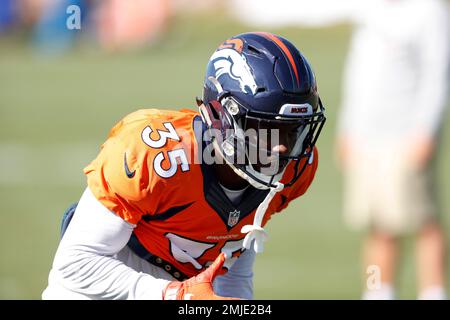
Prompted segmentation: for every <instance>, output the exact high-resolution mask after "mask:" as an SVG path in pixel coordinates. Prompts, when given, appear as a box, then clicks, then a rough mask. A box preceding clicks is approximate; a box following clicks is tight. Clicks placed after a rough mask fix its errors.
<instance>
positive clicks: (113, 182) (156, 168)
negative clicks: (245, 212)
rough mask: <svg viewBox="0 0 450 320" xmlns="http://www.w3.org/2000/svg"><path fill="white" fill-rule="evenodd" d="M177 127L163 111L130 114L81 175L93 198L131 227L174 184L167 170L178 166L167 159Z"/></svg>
mask: <svg viewBox="0 0 450 320" xmlns="http://www.w3.org/2000/svg"><path fill="white" fill-rule="evenodd" d="M179 122H180V121H179V120H178V124H179ZM176 126H177V119H176V118H171V117H170V115H168V114H167V112H165V113H164V111H159V110H156V109H148V110H140V111H137V112H135V113H132V114H130V115H129V116H127V117H125V118H124V119H123V120H122V121H120V122H119V123H118V124H117V125H116V126H115V127H114V128H113V129H112V130H111V132H110V134H109V138H108V140H107V141H106V142H105V143H104V144H103V145H102V147H101V151H100V153H99V155H98V156H97V158H96V159H95V160H94V161H93V162H92V163H91V164H89V165H88V166H87V167H86V168H85V169H84V172H85V174H86V175H87V182H88V186H89V188H90V190H91V191H92V193H93V194H94V195H95V197H96V198H97V199H98V200H99V201H100V202H101V203H102V204H103V205H104V206H105V207H107V208H108V209H109V210H111V211H113V212H114V213H116V214H117V215H119V216H120V217H122V218H123V219H124V220H125V221H127V222H129V223H132V224H136V223H137V222H138V221H139V220H140V219H141V217H142V216H143V215H146V214H148V215H151V214H154V213H155V212H156V211H157V208H158V204H159V203H160V198H161V197H162V194H163V193H167V192H168V191H169V190H168V187H170V185H173V182H174V180H176V177H171V181H170V183H169V179H167V178H168V176H170V175H171V174H172V173H173V170H172V171H171V168H172V169H174V168H177V167H178V166H179V163H178V162H175V163H172V162H171V161H170V160H171V159H170V157H169V156H170V155H169V153H170V152H171V151H169V150H173V149H176V148H177V146H176V144H177V143H179V142H180V138H179V136H178V134H177V131H175V129H174V128H175V127H176ZM177 137H178V139H177ZM176 160H177V161H178V160H179V159H176ZM183 161H185V159H181V162H183ZM182 164H183V163H182ZM181 167H182V165H181ZM177 169H178V168H177ZM178 171H180V170H178ZM173 175H174V174H173Z"/></svg>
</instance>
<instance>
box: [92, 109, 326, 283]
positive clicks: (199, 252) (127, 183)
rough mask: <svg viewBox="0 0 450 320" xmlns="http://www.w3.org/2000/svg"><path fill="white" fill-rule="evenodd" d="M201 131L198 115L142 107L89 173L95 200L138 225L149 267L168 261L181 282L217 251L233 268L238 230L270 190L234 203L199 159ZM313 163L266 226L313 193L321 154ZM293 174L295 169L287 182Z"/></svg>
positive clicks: (273, 207)
mask: <svg viewBox="0 0 450 320" xmlns="http://www.w3.org/2000/svg"><path fill="white" fill-rule="evenodd" d="M204 130H205V127H204V124H203V122H202V120H201V117H200V115H199V114H198V113H196V112H194V111H191V110H181V111H164V110H157V109H146V110H139V111H136V112H134V113H132V114H130V115H128V116H126V117H125V118H124V119H122V120H121V121H120V122H119V123H118V124H116V125H115V126H114V127H113V129H112V130H111V131H110V133H109V137H108V139H107V141H106V142H105V143H104V144H103V145H102V147H101V151H100V153H99V155H98V156H97V158H96V159H95V160H94V161H92V163H90V164H89V165H88V166H87V167H86V168H85V169H84V171H85V174H86V175H87V181H88V186H89V188H90V190H91V191H92V192H93V194H94V195H95V197H96V198H97V199H98V200H99V201H100V202H101V203H102V204H103V205H104V206H106V207H107V208H108V209H109V210H111V211H113V212H115V213H116V214H117V215H119V216H120V217H121V218H123V219H124V220H126V221H128V222H130V223H132V224H135V225H136V228H135V229H134V231H133V236H132V240H133V241H134V242H137V243H138V244H139V245H140V246H141V247H142V248H143V249H144V250H145V252H146V253H147V257H150V256H152V257H156V259H154V260H152V263H155V262H156V263H161V261H165V262H168V264H162V265H161V266H162V267H164V268H165V269H166V270H167V271H169V272H170V273H171V274H172V275H174V274H175V277H177V278H180V277H179V274H180V273H181V274H184V275H185V276H187V277H191V276H194V275H196V274H198V273H199V272H201V271H202V270H204V268H205V267H207V266H208V265H209V264H210V263H211V262H212V261H214V259H215V258H216V257H217V256H218V255H219V254H220V252H225V253H226V254H227V257H228V259H227V261H226V262H225V265H224V267H225V268H224V270H222V272H225V271H226V268H229V267H231V265H232V264H233V263H234V261H235V259H236V258H237V257H238V256H239V255H240V254H241V253H242V252H243V250H244V249H242V242H243V239H244V237H245V234H243V233H241V232H240V230H241V228H242V227H243V226H244V225H247V224H252V223H253V219H254V215H255V212H256V208H257V207H258V205H259V204H260V203H261V202H262V201H263V200H264V198H265V197H266V195H267V193H268V190H258V189H255V188H253V187H251V186H250V187H249V188H247V189H246V191H245V193H244V195H243V197H242V200H241V202H240V203H239V204H238V205H236V206H235V205H233V203H232V202H231V201H230V200H229V199H228V198H227V196H226V195H225V193H224V191H223V190H222V188H221V187H220V185H219V184H218V182H217V180H216V178H215V175H214V174H213V172H212V167H211V166H210V165H207V164H205V163H201V161H200V160H199V159H200V158H201V155H202V152H203V149H204V143H203V142H202V135H203V131H204ZM310 162H311V163H310V164H308V165H307V166H306V169H305V171H304V172H303V174H302V176H301V177H300V178H299V179H298V180H297V182H296V183H295V184H294V185H293V186H291V187H287V188H285V189H284V190H282V191H281V192H279V193H277V194H276V196H275V197H274V199H273V200H272V201H271V203H270V206H269V208H268V209H267V211H266V214H265V216H264V219H263V224H262V225H263V226H264V225H265V224H266V223H267V221H268V220H269V218H270V216H271V215H272V214H274V213H275V212H279V211H280V210H282V209H284V208H285V207H286V206H287V205H288V203H289V202H290V201H291V200H293V199H294V198H296V197H299V196H300V195H302V194H303V193H304V192H305V191H306V190H307V189H308V187H309V185H310V184H311V182H312V180H313V178H314V174H315V171H316V168H317V162H318V154H317V150H316V149H314V154H313V161H310ZM292 174H293V165H292V164H290V165H289V167H288V168H287V170H286V172H285V176H284V177H288V176H290V175H292ZM284 177H283V179H284ZM283 179H282V180H281V181H282V182H283ZM139 255H140V256H142V252H140V253H139ZM171 268H173V270H169V269H171ZM174 270H176V272H175V273H174ZM181 278H184V277H181Z"/></svg>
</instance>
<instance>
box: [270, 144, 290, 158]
mask: <svg viewBox="0 0 450 320" xmlns="http://www.w3.org/2000/svg"><path fill="white" fill-rule="evenodd" d="M288 151H289V150H288V147H286V146H285V145H284V144H277V145H276V146H274V147H273V148H272V152H273V153H277V154H279V155H281V156H284V155H286V154H287V153H288Z"/></svg>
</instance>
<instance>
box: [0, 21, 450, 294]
mask: <svg viewBox="0 0 450 320" xmlns="http://www.w3.org/2000/svg"><path fill="white" fill-rule="evenodd" d="M245 31H249V30H248V28H246V27H243V26H242V25H239V24H237V23H236V22H233V21H230V20H227V19H225V18H220V17H219V18H217V19H211V18H206V17H203V16H196V17H183V18H181V19H178V20H176V21H175V23H174V25H173V27H172V28H171V30H170V31H169V32H168V34H167V38H166V39H164V40H163V41H162V42H161V43H160V44H159V45H158V46H156V47H153V48H149V49H145V50H140V51H135V52H128V53H124V54H104V53H100V52H99V51H98V50H96V49H95V48H94V45H93V44H90V43H87V42H85V43H83V44H81V45H80V46H78V47H77V48H76V49H75V50H73V51H72V52H70V53H69V54H67V55H65V56H63V57H57V58H52V59H50V58H43V57H36V56H34V55H33V53H32V51H31V49H30V48H29V47H28V46H26V45H24V44H23V43H22V41H21V40H17V39H11V38H8V39H0V200H1V201H0V217H1V220H2V221H1V223H0V254H1V263H0V299H39V298H40V293H41V292H42V290H43V289H44V288H45V286H46V283H47V275H48V271H49V269H50V265H51V262H52V259H53V255H54V253H55V250H56V247H57V245H58V240H59V224H60V218H61V215H62V213H63V211H64V210H65V208H66V207H67V206H68V205H69V204H70V203H71V202H73V201H76V200H78V198H79V196H80V195H81V192H82V191H83V189H84V188H85V178H84V176H83V173H82V168H83V167H84V166H85V165H86V164H88V163H89V162H90V161H91V160H92V159H93V158H94V157H95V156H96V154H97V152H98V148H99V146H100V144H101V143H102V142H103V141H104V140H105V138H106V135H107V132H108V130H109V129H110V128H111V127H112V126H113V125H114V124H115V123H116V122H117V121H118V120H119V119H121V118H122V117H123V116H124V115H126V114H127V113H129V112H131V111H134V110H136V109H138V108H147V107H158V108H172V109H180V108H186V107H187V108H194V107H195V102H194V97H195V96H196V95H199V96H200V95H201V89H202V82H203V74H204V71H205V66H206V63H207V60H208V58H209V56H210V55H211V53H212V52H213V50H214V49H215V48H216V46H217V45H218V44H219V43H220V42H221V41H222V40H224V39H226V38H227V37H229V36H231V35H233V34H237V33H240V32H245ZM267 31H272V32H275V33H278V34H280V35H283V36H285V37H287V38H288V39H290V40H292V41H293V42H294V43H295V44H296V45H297V46H298V47H299V48H300V49H301V50H302V51H303V53H304V54H305V55H306V56H307V57H308V59H309V60H310V62H311V63H312V65H313V67H314V69H315V72H316V75H317V78H318V82H319V90H320V93H321V96H322V100H323V101H324V103H325V104H326V107H327V115H328V122H327V125H326V128H325V130H324V132H323V134H322V136H321V137H320V139H319V143H318V146H319V149H320V165H319V170H318V174H317V177H316V180H315V181H314V183H313V185H312V187H311V188H310V190H309V191H308V193H307V194H306V195H305V196H304V197H303V198H301V199H300V200H297V201H296V202H295V203H294V204H292V205H291V206H290V207H289V209H288V210H286V211H285V212H283V213H282V214H279V215H277V216H274V217H273V218H272V220H271V222H270V223H269V225H268V231H269V233H270V240H269V242H267V244H266V247H265V252H264V253H263V254H261V255H259V256H258V257H257V262H256V270H255V297H256V298H258V299H358V298H359V293H360V284H361V280H360V274H361V271H360V267H359V250H360V240H361V235H360V234H356V233H351V232H350V231H348V230H347V229H346V228H345V226H344V225H343V223H342V220H341V209H340V208H341V176H340V174H339V172H338V170H337V168H336V166H335V164H334V162H333V136H334V130H335V117H336V113H337V109H338V108H339V100H340V77H341V71H342V65H343V62H344V58H345V52H346V48H347V44H348V39H349V35H350V29H349V28H347V27H345V26H341V27H336V28H332V29H318V30H314V29H309V30H308V29H276V30H267ZM446 122H447V126H446V131H445V137H444V141H443V143H444V148H443V152H442V153H441V155H440V158H439V170H440V184H441V186H442V188H441V195H442V197H443V200H444V203H443V204H444V206H443V207H444V213H443V214H444V221H445V223H446V227H447V229H450V228H449V227H450V224H449V218H448V217H449V215H450V214H449V211H450V201H449V199H448V198H445V196H446V195H447V194H448V190H449V189H450V181H449V180H450V179H449V177H450V148H449V147H448V145H449V143H450V123H449V119H448V118H447V121H446ZM404 248H405V251H404V254H403V260H402V265H401V277H400V279H399V280H400V281H399V289H400V291H399V293H400V298H404V299H405V298H406V299H414V298H415V284H414V265H413V262H414V255H413V250H412V249H413V247H412V240H411V239H409V238H408V239H405V241H404Z"/></svg>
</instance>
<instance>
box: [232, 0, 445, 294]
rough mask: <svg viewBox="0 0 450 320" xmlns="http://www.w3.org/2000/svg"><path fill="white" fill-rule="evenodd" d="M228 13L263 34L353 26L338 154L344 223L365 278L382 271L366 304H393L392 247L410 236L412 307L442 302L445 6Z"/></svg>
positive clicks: (320, 5) (301, 5)
mask: <svg viewBox="0 0 450 320" xmlns="http://www.w3.org/2000/svg"><path fill="white" fill-rule="evenodd" d="M235 4H237V2H235ZM243 7H244V8H243ZM234 8H238V10H235V14H236V15H237V16H238V17H240V18H241V19H242V20H243V21H244V22H247V23H252V24H257V25H264V27H267V26H272V27H279V26H284V25H303V26H310V27H311V26H314V27H317V26H328V25H330V24H334V23H340V22H350V23H352V24H353V26H354V30H353V36H352V39H351V44H350V49H349V53H348V57H347V63H346V68H345V73H344V77H343V101H342V108H341V110H340V115H339V119H338V132H337V144H336V145H337V156H338V161H339V164H340V166H341V168H342V170H343V172H344V178H345V197H344V217H345V220H346V222H347V224H348V225H349V226H350V227H351V228H353V229H357V230H368V234H367V239H366V242H365V245H364V247H363V265H364V267H365V268H364V271H366V270H373V269H372V268H373V266H375V267H376V268H377V269H378V270H379V271H380V277H381V278H380V283H378V284H376V285H375V286H369V285H367V287H366V289H365V290H364V292H363V299H394V298H395V297H396V293H395V278H396V267H397V264H398V258H399V240H400V238H401V237H402V236H405V235H407V234H415V236H416V266H417V284H418V298H419V299H446V298H447V293H446V289H445V271H446V268H445V265H446V261H445V260H446V250H445V237H444V231H443V229H442V227H441V224H440V221H439V212H438V211H439V208H438V202H437V199H436V196H437V186H436V181H435V178H436V177H435V169H436V168H435V162H436V161H435V160H436V155H437V153H438V149H439V139H440V133H441V129H442V123H443V119H444V109H445V106H446V102H447V91H448V87H449V77H448V75H449V61H450V57H449V52H450V50H449V49H450V32H449V6H448V2H447V1H444V0H368V1H358V0H345V1H333V0H331V1H330V0H317V1H314V2H311V1H302V0H300V1H291V0H279V1H277V2H276V4H275V3H272V2H271V1H267V0H263V1H246V2H245V3H241V2H239V4H237V5H235V6H234ZM286 8H290V9H289V10H286ZM246 12H252V13H253V14H252V15H251V16H243V15H242V13H246Z"/></svg>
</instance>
